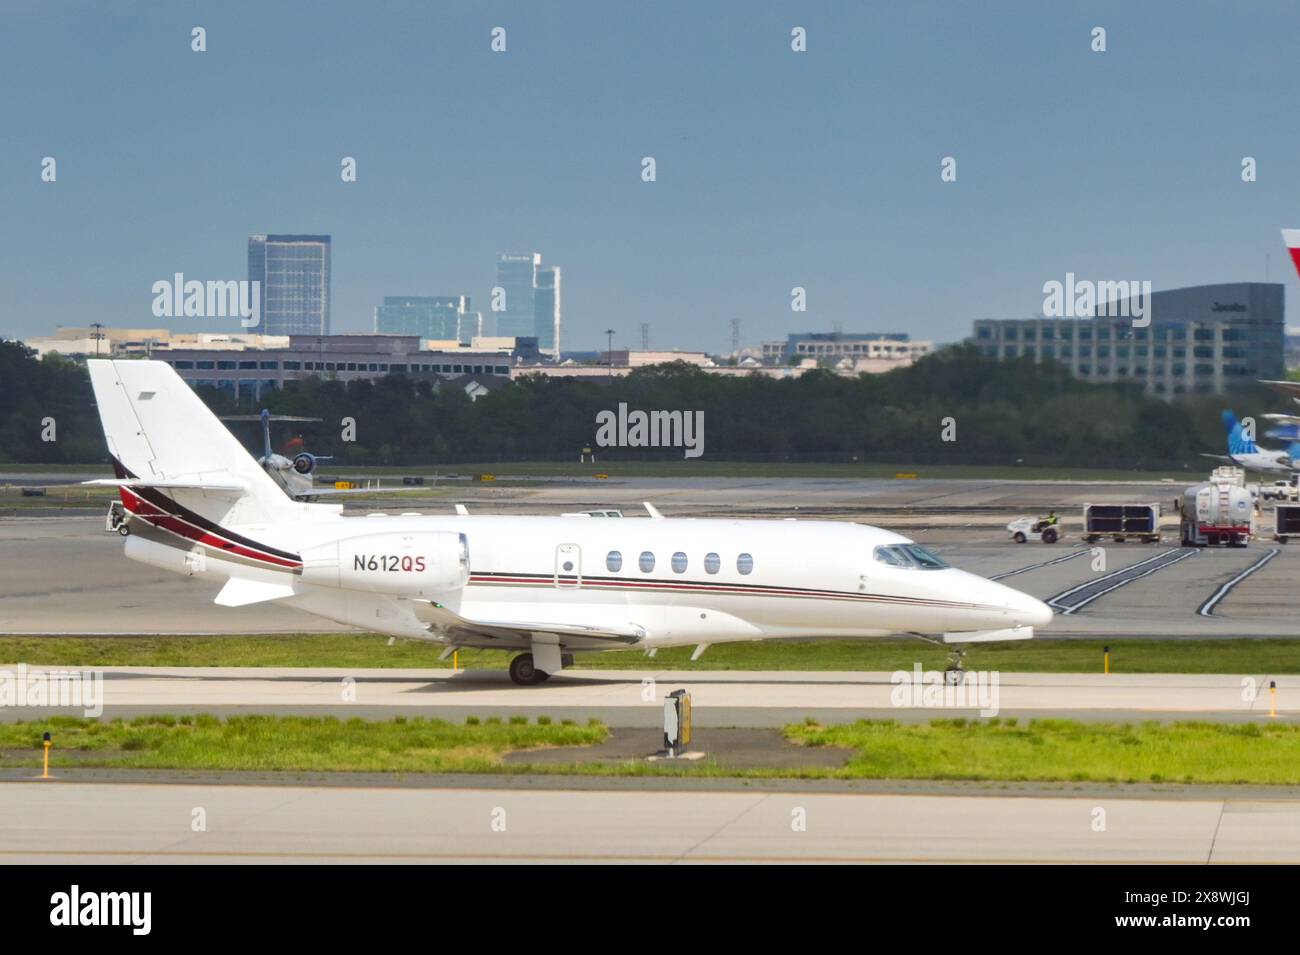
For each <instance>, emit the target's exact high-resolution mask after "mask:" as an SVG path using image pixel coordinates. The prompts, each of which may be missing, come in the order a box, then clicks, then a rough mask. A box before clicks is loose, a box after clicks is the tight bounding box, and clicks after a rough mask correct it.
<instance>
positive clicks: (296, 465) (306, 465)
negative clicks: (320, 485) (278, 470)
mask: <svg viewBox="0 0 1300 955" xmlns="http://www.w3.org/2000/svg"><path fill="white" fill-rule="evenodd" d="M293 469H294V470H295V471H297V472H298V473H299V474H303V475H306V474H311V473H312V472H313V471H315V470H316V455H314V454H308V453H307V452H306V451H303V452H302V453H300V454H298V455H297V456H296V457H295V458H294V459H293Z"/></svg>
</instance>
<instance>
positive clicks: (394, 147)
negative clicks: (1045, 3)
mask: <svg viewBox="0 0 1300 955" xmlns="http://www.w3.org/2000/svg"><path fill="white" fill-rule="evenodd" d="M337 9H338V10H339V11H341V10H342V9H343V8H342V7H339V8H337ZM1185 10H1186V12H1185V14H1181V15H1175V16H1170V14H1169V11H1168V10H1167V9H1156V8H1151V9H1140V8H1130V6H1128V5H1123V4H1105V3H1103V4H1097V5H1093V6H1091V7H1090V8H1089V9H1087V10H1069V9H1047V8H1042V7H1040V6H1038V5H1033V4H1028V3H1010V4H1008V5H1007V6H1006V8H1005V9H999V10H998V11H996V13H989V12H988V11H981V10H975V9H962V8H952V9H945V10H944V11H943V18H942V26H943V29H941V30H937V31H936V30H935V29H934V17H933V12H932V11H926V10H923V9H911V8H897V9H895V8H879V9H875V8H873V9H870V10H867V9H860V8H857V7H850V6H848V5H829V6H827V7H825V8H822V9H818V10H816V11H813V12H812V13H809V12H808V11H806V10H803V9H799V8H788V9H784V8H781V7H777V8H773V9H769V10H763V11H754V12H752V14H749V15H746V16H743V17H738V16H736V15H735V14H734V12H729V11H725V10H709V9H705V10H700V9H696V8H693V7H690V6H688V5H674V4H667V5H664V6H660V7H659V8H657V9H656V10H654V11H644V10H640V9H639V8H630V9H629V10H628V11H626V16H624V17H622V18H620V22H619V23H618V24H613V23H611V22H610V21H609V18H608V17H604V16H601V11H600V8H599V7H597V6H594V5H583V4H575V5H574V7H573V10H572V12H573V14H574V15H573V16H571V17H567V18H565V22H564V23H559V22H556V21H555V20H554V18H549V17H547V16H546V15H545V13H544V12H542V11H534V10H530V9H528V8H526V7H521V6H518V5H513V4H506V5H495V6H488V7H483V8H479V7H474V8H470V7H467V6H452V7H448V8H443V9H440V10H437V11H431V10H424V9H421V8H416V7H412V6H410V5H408V4H405V3H381V4H379V5H378V6H377V7H375V8H373V9H372V10H368V11H367V14H366V16H361V17H356V18H355V19H354V21H352V22H351V23H350V28H349V30H347V31H337V30H334V29H332V28H331V26H330V24H331V22H332V20H333V19H334V18H333V16H332V11H331V5H330V4H322V5H320V6H319V7H317V8H314V13H315V14H316V15H315V16H312V17H305V18H304V17H300V16H296V15H294V13H293V12H292V11H290V10H286V9H277V8H271V9H269V10H265V9H263V8H261V7H258V6H256V5H253V4H251V3H247V4H246V3H240V2H236V3H232V4H230V5H227V6H224V7H223V8H222V9H220V10H208V9H205V8H203V7H201V6H192V7H184V6H178V7H177V8H175V9H174V10H170V11H168V13H167V14H166V15H165V16H162V17H158V16H151V15H145V14H143V13H139V12H137V11H132V10H115V11H112V12H108V11H96V10H79V9H73V8H64V7H57V6H55V7H50V6H49V5H35V4H26V3H18V4H14V5H11V6H10V8H9V9H8V10H7V11H6V13H5V14H4V17H5V18H6V22H7V23H8V24H10V25H12V26H14V27H16V28H15V29H11V30H8V31H4V33H3V34H2V35H0V55H4V56H5V59H6V62H7V63H10V64H11V66H12V68H13V69H14V70H15V71H17V72H19V73H21V74H30V75H33V76H38V77H39V76H46V75H56V76H58V77H60V82H57V83H39V84H37V85H36V86H35V87H34V88H33V89H31V90H24V89H22V88H20V87H17V86H12V85H11V86H10V87H8V88H6V89H5V90H3V91H0V103H3V104H4V107H5V111H6V115H7V116H9V117H10V122H9V128H10V130H11V131H12V136H11V137H10V140H9V142H8V144H7V148H6V150H5V151H4V154H3V156H2V157H0V172H2V173H3V176H4V182H5V202H6V212H7V214H6V219H7V221H8V222H9V223H10V224H11V227H10V228H9V229H7V230H4V232H3V233H2V234H0V236H2V237H0V243H2V244H0V255H3V256H4V260H5V261H6V263H7V265H8V268H6V269H5V270H4V271H3V274H2V275H0V283H2V284H0V301H2V302H3V303H4V305H3V311H0V335H3V336H7V337H23V336H26V335H33V334H42V333H44V332H46V331H48V330H49V329H50V328H53V327H54V326H55V325H59V324H62V325H84V324H87V323H88V322H89V321H92V320H97V321H102V322H104V323H107V324H114V325H141V324H152V323H153V321H152V320H151V319H150V318H149V317H148V316H149V313H148V311H147V309H148V306H149V302H150V288H151V286H152V284H153V283H154V282H156V281H158V280H159V279H164V278H169V277H171V276H172V275H173V274H175V273H182V272H183V273H184V274H185V275H186V276H187V277H190V276H192V277H194V278H197V279H200V280H228V279H238V278H241V277H243V275H244V274H245V266H244V263H243V261H242V258H243V257H242V256H241V255H240V251H239V249H238V247H237V244H235V243H232V242H231V237H233V236H247V235H250V234H256V233H258V232H259V231H260V230H263V229H266V228H268V227H271V226H279V227H281V228H291V229H295V230H299V231H302V232H304V233H313V234H316V233H319V234H330V235H332V236H334V245H335V247H336V250H335V251H336V252H337V255H336V257H335V262H334V269H333V276H332V281H333V289H332V296H331V298H332V301H331V310H332V316H331V330H332V331H335V332H365V331H367V330H368V329H370V327H371V324H372V321H373V309H374V307H375V305H376V304H377V303H379V302H381V301H382V299H383V297H384V296H385V295H390V294H393V293H394V292H398V293H414V292H420V291H424V290H429V291H435V292H436V291H447V292H457V293H463V294H467V295H469V296H470V297H471V298H472V299H473V300H475V301H477V302H483V303H487V302H488V294H489V291H490V289H491V287H492V285H493V284H494V275H493V272H492V266H491V264H490V263H491V262H492V261H493V260H494V258H495V256H496V255H497V254H498V253H499V252H500V251H501V250H503V249H543V250H545V254H546V256H547V259H548V260H553V261H555V262H559V263H561V264H562V265H563V266H564V269H565V270H566V271H567V272H569V274H570V287H569V288H568V289H566V290H565V294H564V304H563V315H564V318H563V324H564V333H563V334H564V341H563V342H562V344H563V345H564V346H565V347H568V348H573V349H598V348H601V347H603V346H604V344H605V336H604V329H605V328H610V327H612V328H614V329H616V330H617V336H616V344H628V345H635V344H636V343H637V342H638V341H639V338H640V327H641V325H642V323H649V324H650V326H651V338H652V344H653V346H654V347H662V348H671V347H683V348H700V349H706V350H709V351H712V352H726V351H729V350H730V348H729V342H730V336H731V329H730V322H731V320H732V319H737V318H738V319H740V321H741V323H742V336H741V337H742V343H746V344H754V343H757V342H760V341H763V340H769V339H778V338H781V337H783V336H784V334H785V333H787V332H788V331H791V330H797V329H809V328H812V329H830V328H833V327H834V326H835V325H836V324H839V325H842V326H844V327H867V326H869V327H880V328H886V329H890V330H899V331H906V332H909V333H910V334H912V335H913V336H914V337H917V338H924V339H932V340H934V341H937V342H942V341H954V340H958V339H961V338H964V337H965V336H966V335H967V334H969V329H970V326H971V322H972V321H974V320H975V319H979V318H1015V317H1024V316H1029V315H1033V314H1036V313H1037V311H1038V305H1039V303H1040V302H1041V299H1042V291H1041V289H1042V285H1043V283H1044V282H1046V281H1049V280H1053V279H1060V278H1062V277H1063V276H1064V275H1065V274H1066V273H1067V272H1074V273H1076V274H1078V275H1080V276H1085V277H1090V278H1097V279H1104V278H1111V279H1143V280H1150V281H1151V282H1152V283H1153V286H1154V287H1155V288H1157V289H1160V288H1178V287H1184V286H1192V285H1200V284H1207V283H1214V282H1244V281H1259V280H1262V279H1264V278H1265V277H1266V262H1267V263H1269V264H1268V267H1267V278H1268V279H1269V280H1271V281H1278V282H1282V283H1283V284H1285V285H1286V286H1287V287H1288V289H1289V290H1290V292H1291V293H1292V294H1293V295H1294V294H1297V293H1300V285H1297V284H1296V278H1295V276H1294V275H1293V274H1291V269H1290V268H1289V265H1288V263H1287V261H1286V253H1285V249H1284V248H1283V246H1282V244H1281V242H1280V240H1279V233H1278V229H1279V228H1282V227H1286V226H1293V225H1296V224H1297V221H1298V220H1300V208H1298V206H1300V203H1298V202H1297V200H1296V199H1295V198H1294V196H1293V193H1294V191H1295V190H1294V183H1295V182H1297V181H1300V168H1297V167H1298V165H1300V163H1298V162H1297V160H1296V158H1295V157H1297V156H1300V131H1297V130H1296V129H1295V128H1294V126H1293V124H1290V123H1288V122H1286V121H1285V120H1286V118H1287V117H1288V116H1289V113H1290V102H1289V100H1290V94H1289V88H1290V83H1289V72H1290V71H1289V66H1290V61H1291V59H1292V53H1291V50H1290V48H1289V46H1290V45H1289V43H1288V42H1287V40H1288V38H1289V37H1290V36H1294V35H1296V27H1297V26H1298V25H1300V11H1296V10H1294V9H1292V8H1291V7H1288V6H1284V5H1273V4H1262V5H1259V6H1257V7H1254V8H1252V10H1251V12H1250V13H1249V15H1238V14H1237V13H1236V12H1235V11H1230V10H1225V9H1220V8H1216V7H1214V6H1213V5H1203V4H1196V3H1193V4H1189V5H1188V6H1187V7H1186V8H1185ZM584 13H585V15H584ZM195 24H202V25H203V27H204V28H205V29H206V31H207V50H206V52H203V53H196V52H193V51H192V50H191V47H190V30H191V28H192V27H194V25H195ZM1099 24H1100V25H1102V26H1104V27H1105V28H1106V29H1107V31H1108V33H1107V35H1108V49H1107V50H1106V52H1093V50H1092V49H1090V33H1091V31H1092V30H1093V29H1094V28H1095V27H1096V26H1098V25H1099ZM497 25H504V27H505V28H506V30H507V31H508V36H509V42H508V47H507V49H506V51H505V52H502V53H494V52H492V50H491V49H490V46H489V41H490V37H489V31H490V30H491V29H492V28H493V27H495V26H497ZM795 26H802V27H804V28H806V31H807V51H806V52H803V53H797V52H794V51H793V50H792V49H791V44H790V31H791V29H792V28H793V27H795ZM17 27H21V29H17ZM429 44H432V45H433V46H434V47H435V48H436V53H437V56H436V57H435V61H436V64H437V65H436V68H435V67H434V65H433V64H432V63H430V62H429V60H428V58H427V57H422V56H419V55H416V53H417V51H418V50H420V49H422V48H426V47H428V46H429ZM408 53H409V54H411V55H407V54H408ZM322 62H327V63H329V64H330V66H329V68H328V69H322V68H320V63H322ZM374 62H382V63H383V64H384V66H383V68H382V69H381V70H373V69H367V68H364V67H362V66H361V64H364V63H374ZM1191 64H1195V67H1196V68H1195V69H1190V68H1189V67H1190V65H1191ZM104 76H111V77H112V82H113V85H114V88H115V90H116V91H117V92H116V93H115V96H114V98H113V99H112V100H111V101H109V102H108V103H107V104H105V103H103V102H97V105H96V107H95V108H94V109H91V108H89V107H88V105H87V104H86V102H85V97H84V96H83V95H82V94H83V93H84V91H85V89H86V88H87V87H88V86H90V85H92V84H96V83H99V82H101V81H102V78H103V77H104ZM1031 76H1032V77H1034V82H1026V81H1025V78H1026V77H1031ZM524 79H527V83H523V82H522V81H523V80H524ZM160 80H161V81H160ZM268 88H273V89H278V90H281V91H282V92H283V93H284V94H285V95H290V96H304V97H308V98H307V99H305V100H304V102H305V103H307V105H306V106H305V107H304V108H303V109H301V110H295V111H283V110H278V109H270V108H268V107H267V106H266V100H265V91H266V90H267V89H268ZM885 91H887V93H888V95H882V94H883V93H884V92H885ZM308 94H310V95H308ZM575 104H580V105H581V108H571V107H573V106H575ZM163 117H165V118H166V130H165V131H163V129H162V127H161V126H160V125H159V124H160V120H161V118H163ZM448 131H450V132H451V133H452V135H451V136H448ZM230 136H234V137H236V139H237V140H238V142H239V144H240V146H239V148H234V149H231V148H227V146H226V139H227V138H228V137H230ZM243 144H249V145H248V147H247V148H245V147H244V145H243ZM449 144H450V145H452V146H454V148H449ZM46 157H50V158H53V159H55V160H56V161H57V179H56V180H55V181H53V182H46V181H42V162H43V160H44V159H45V158H46ZM349 157H350V158H352V159H353V160H354V162H355V173H356V176H355V181H345V180H344V179H343V178H342V176H341V175H340V170H341V163H343V161H344V160H345V159H346V158H349ZM647 157H652V158H653V159H654V160H655V173H656V175H655V181H653V182H647V181H644V180H643V172H644V168H643V160H644V159H645V158H647ZM945 157H955V159H956V170H957V178H956V181H955V182H943V181H942V180H941V178H940V174H941V163H942V161H943V159H944V158H945ZM1247 157H1249V158H1251V159H1253V160H1255V161H1257V164H1258V170H1257V171H1258V178H1257V180H1256V181H1253V182H1245V181H1243V180H1242V176H1241V173H1242V162H1243V159H1245V158H1247ZM19 223H21V224H22V226H23V227H22V228H15V227H14V226H15V225H16V224H19ZM69 276H72V277H73V278H72V279H71V280H69ZM795 287H799V288H803V289H804V290H805V291H806V298H807V311H806V312H793V311H792V310H791V308H790V302H791V290H792V289H793V288H795ZM482 312H483V315H484V317H485V319H486V318H489V317H490V316H491V314H492V313H491V312H490V311H489V309H487V308H483V309H482ZM227 324H228V325H232V326H233V325H234V324H235V323H233V322H231V323H227ZM1293 324H1294V323H1293ZM172 325H173V327H175V328H176V329H178V330H184V329H190V330H193V328H194V326H193V324H192V323H191V322H190V321H188V320H176V321H174V322H172Z"/></svg>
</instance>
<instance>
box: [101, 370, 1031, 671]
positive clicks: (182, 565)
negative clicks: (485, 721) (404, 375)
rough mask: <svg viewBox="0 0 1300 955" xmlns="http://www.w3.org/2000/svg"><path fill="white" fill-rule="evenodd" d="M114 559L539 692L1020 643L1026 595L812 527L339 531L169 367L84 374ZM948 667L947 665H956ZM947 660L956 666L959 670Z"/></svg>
mask: <svg viewBox="0 0 1300 955" xmlns="http://www.w3.org/2000/svg"><path fill="white" fill-rule="evenodd" d="M87 364H88V365H89V367H90V378H91V383H92V385H93V386H94V391H95V400H96V402H97V403H98V406H99V415H100V421H101V423H102V424H103V428H104V437H105V440H106V441H107V444H108V450H109V453H110V454H111V455H112V457H113V462H114V469H115V471H116V474H117V477H116V478H115V479H113V480H100V481H91V482H87V483H91V484H108V485H113V486H116V487H117V488H118V489H119V493H120V496H121V502H120V504H119V503H114V505H113V510H112V511H110V525H111V526H112V527H113V529H116V530H118V532H119V533H121V534H122V535H123V536H124V538H125V541H124V545H125V550H126V555H127V556H128V557H130V558H132V559H133V560H138V561H141V562H143V563H146V564H150V565H151V566H155V567H160V568H163V569H165V570H171V571H175V572H176V573H180V574H187V575H189V576H192V577H198V578H201V579H204V580H210V581H214V582H216V583H220V584H221V591H220V593H218V594H217V597H216V602H217V603H218V604H221V605H224V606H242V605H245V604H254V603H259V602H262V601H272V600H274V601H280V602H281V603H284V604H286V605H288V606H292V607H296V608H298V609H301V610H305V611H307V612H309V613H312V614H316V615H317V616H320V617H324V618H326V619H329V620H334V621H337V622H339V623H343V624H348V625H351V626H354V627H359V628H362V629H364V630H369V631H375V632H379V633H385V634H393V635H395V636H402V637H414V638H418V639H425V640H431V641H436V642H438V643H440V644H441V645H443V646H444V647H446V648H454V647H485V648H491V649H501V650H519V651H521V653H520V654H519V655H518V656H516V657H515V658H514V660H513V661H512V662H511V665H510V676H511V678H512V679H513V680H514V682H515V683H517V684H521V685H528V684H535V683H540V682H541V681H542V680H545V679H546V678H547V677H548V676H551V675H553V674H555V673H557V672H559V670H560V669H561V668H562V667H564V666H566V665H568V664H569V663H570V662H571V661H572V654H574V653H578V652H586V651H595V650H608V649H618V648H627V647H638V648H644V649H648V650H649V649H654V648H658V647H669V646H678V645H685V644H694V645H697V646H698V647H700V648H701V651H702V648H703V647H705V646H707V645H709V644H711V643H721V642H724V641H738V640H772V639H783V638H798V637H883V636H887V635H890V634H898V633H906V634H914V635H917V636H925V637H927V638H932V639H939V638H941V639H942V641H943V642H944V643H948V644H964V643H974V642H985V641H993V640H1017V639H1027V638H1029V637H1032V636H1033V633H1034V628H1035V627H1043V626H1046V625H1047V624H1048V623H1049V622H1050V621H1051V619H1052V612H1051V610H1049V609H1048V607H1047V606H1046V605H1045V604H1043V603H1041V602H1040V601H1038V600H1035V599H1034V598H1033V597H1030V596H1028V595H1026V594H1023V593H1020V592H1019V591H1017V590H1013V589H1011V588H1010V587H1005V586H1003V585H1001V584H997V583H994V582H992V581H989V580H985V579H983V578H981V577H977V576H975V575H974V574H970V573H967V572H965V571H961V570H956V569H954V568H952V567H949V566H948V565H947V564H945V563H944V562H943V561H942V560H940V559H939V558H938V557H936V556H935V555H934V554H932V553H930V552H929V551H927V550H926V549H925V548H923V547H920V546H918V545H916V544H915V543H913V542H912V541H910V540H908V539H907V538H905V537H902V536H900V535H898V534H894V533H891V532H890V531H886V530H880V529H878V528H874V527H867V526H863V525H859V524H850V523H840V522H836V523H832V522H821V521H793V520H791V521H758V520H753V521H749V520H745V521H742V520H695V519H689V520H688V519H673V518H663V517H661V516H660V515H659V514H658V512H657V511H655V510H654V509H653V508H651V507H649V506H647V510H648V511H649V513H650V517H649V518H646V519H631V518H625V519H623V520H596V519H592V518H591V517H589V516H586V515H574V516H556V517H513V516H512V517H504V516H477V515H473V516H471V515H469V514H464V513H461V514H455V515H447V516H445V517H436V516H419V515H417V516H407V515H403V516H401V517H393V516H386V515H381V514H373V515H368V516H365V517H344V516H343V514H342V507H341V506H340V505H337V504H312V503H303V502H300V501H294V500H291V499H289V498H288V497H286V496H285V494H284V493H283V491H282V490H281V488H280V486H279V485H278V484H277V483H276V482H275V481H274V480H273V479H272V478H271V477H270V476H269V475H268V474H267V473H266V472H265V471H264V470H263V469H262V468H261V467H259V466H258V463H257V462H256V461H255V460H254V459H253V458H252V456H251V455H249V453H248V452H247V451H245V450H244V448H243V446H241V445H240V443H239V442H238V441H236V440H235V439H234V437H233V436H232V435H231V434H230V432H229V431H227V430H226V428H225V427H224V426H223V425H222V424H221V422H220V421H219V420H218V419H217V418H216V417H215V416H214V415H213V414H212V413H211V412H210V411H209V410H208V409H207V407H206V406H205V405H204V404H203V402H202V401H201V400H200V399H199V398H198V396H197V395H196V394H195V393H194V392H193V391H191V390H190V388H189V386H188V385H186V384H185V383H184V382H183V381H182V380H181V379H180V377H179V376H177V374H176V373H175V372H174V371H173V370H172V369H171V368H170V366H168V365H167V364H166V363H164V362H157V361H111V360H93V361H90V362H88V363H87ZM958 659H959V657H958ZM959 668H960V663H959V662H958V664H957V665H956V667H955V668H954V669H956V670H957V672H960V669H959Z"/></svg>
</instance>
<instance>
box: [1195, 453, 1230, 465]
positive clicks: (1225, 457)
mask: <svg viewBox="0 0 1300 955" xmlns="http://www.w3.org/2000/svg"><path fill="white" fill-rule="evenodd" d="M1201 457H1203V458H1209V459H1210V460H1211V461H1223V462H1225V463H1226V464H1236V463H1237V462H1236V461H1234V460H1233V459H1232V458H1230V457H1229V456H1228V455H1226V454H1206V453H1205V452H1204V451H1202V452H1201Z"/></svg>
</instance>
